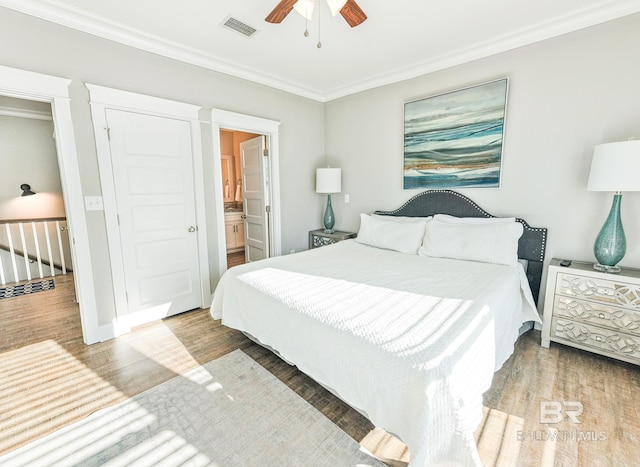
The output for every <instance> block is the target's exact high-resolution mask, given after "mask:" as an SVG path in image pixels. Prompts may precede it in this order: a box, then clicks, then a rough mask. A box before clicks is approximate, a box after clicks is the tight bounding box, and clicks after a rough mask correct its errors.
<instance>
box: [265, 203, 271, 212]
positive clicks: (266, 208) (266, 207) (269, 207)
mask: <svg viewBox="0 0 640 467" xmlns="http://www.w3.org/2000/svg"><path fill="white" fill-rule="evenodd" d="M264 209H265V211H267V212H269V213H270V212H271V206H270V205H268V204H267V205H266V206H265V207H264Z"/></svg>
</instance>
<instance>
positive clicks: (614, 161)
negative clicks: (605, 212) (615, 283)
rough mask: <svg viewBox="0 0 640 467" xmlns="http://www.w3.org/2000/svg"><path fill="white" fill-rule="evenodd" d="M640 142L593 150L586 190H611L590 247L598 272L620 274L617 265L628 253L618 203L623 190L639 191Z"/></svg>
mask: <svg viewBox="0 0 640 467" xmlns="http://www.w3.org/2000/svg"><path fill="white" fill-rule="evenodd" d="M638 174H640V141H621V142H617V143H607V144H599V145H597V146H596V147H595V149H594V151H593V159H592V161H591V171H590V172H589V182H588V183H587V190H589V191H612V192H614V195H613V204H612V205H611V211H610V212H609V216H608V217H607V220H606V221H605V223H604V225H603V226H602V229H600V233H598V236H597V237H596V242H595V244H594V245H593V254H594V255H595V257H596V259H597V260H598V262H597V263H595V264H594V265H593V267H594V268H595V269H596V270H598V271H604V272H619V271H620V267H619V266H618V263H619V262H620V260H621V259H622V258H623V256H624V254H625V253H626V251H627V240H626V238H625V235H624V229H623V228H622V219H621V217H620V204H621V202H622V192H623V191H639V190H640V177H639V176H638Z"/></svg>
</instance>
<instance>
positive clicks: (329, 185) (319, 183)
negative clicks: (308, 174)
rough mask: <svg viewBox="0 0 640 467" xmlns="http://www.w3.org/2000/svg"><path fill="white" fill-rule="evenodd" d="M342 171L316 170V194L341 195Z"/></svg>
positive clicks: (329, 168)
mask: <svg viewBox="0 0 640 467" xmlns="http://www.w3.org/2000/svg"><path fill="white" fill-rule="evenodd" d="M341 190H342V169H337V168H335V167H325V168H322V169H316V193H340V191H341Z"/></svg>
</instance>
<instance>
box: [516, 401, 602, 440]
mask: <svg viewBox="0 0 640 467" xmlns="http://www.w3.org/2000/svg"><path fill="white" fill-rule="evenodd" d="M583 412H584V406H583V405H582V403H581V402H578V401H540V410H539V422H540V423H541V424H543V425H554V424H558V423H562V422H564V421H565V420H566V421H569V422H571V423H573V424H574V425H581V423H582V422H581V420H580V416H581V415H582V413H583ZM517 437H518V441H578V442H584V441H606V440H607V433H606V432H605V431H594V430H578V429H575V430H558V429H557V428H555V427H552V426H550V427H549V428H548V429H546V430H533V431H522V430H518V432H517Z"/></svg>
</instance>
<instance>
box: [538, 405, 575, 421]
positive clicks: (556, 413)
mask: <svg viewBox="0 0 640 467" xmlns="http://www.w3.org/2000/svg"><path fill="white" fill-rule="evenodd" d="M583 411H584V407H583V405H582V403H581V402H578V401H562V402H560V401H540V423H545V424H548V423H561V422H562V421H564V419H565V418H567V419H569V420H571V421H572V422H573V423H575V424H578V425H579V424H580V418H579V417H580V415H582V412H583Z"/></svg>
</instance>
